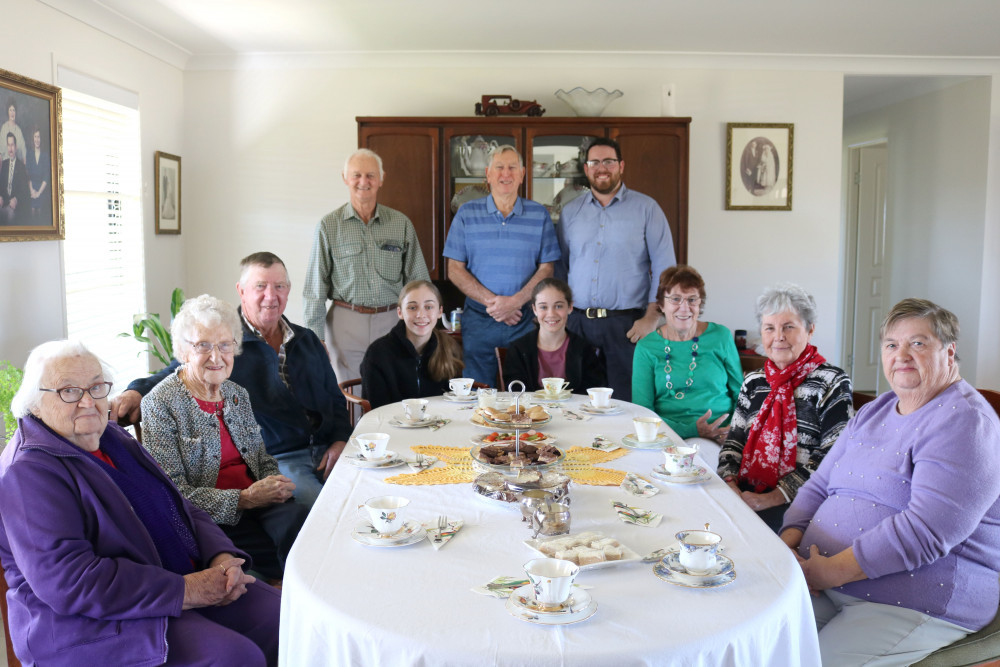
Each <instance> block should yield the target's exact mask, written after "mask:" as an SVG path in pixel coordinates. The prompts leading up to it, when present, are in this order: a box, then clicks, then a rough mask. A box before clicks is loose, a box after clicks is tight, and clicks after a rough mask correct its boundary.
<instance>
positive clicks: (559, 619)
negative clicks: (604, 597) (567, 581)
mask: <svg viewBox="0 0 1000 667" xmlns="http://www.w3.org/2000/svg"><path fill="white" fill-rule="evenodd" d="M529 591H530V592H529ZM519 593H520V594H522V595H531V596H532V597H534V587H532V586H531V584H528V585H527V586H522V587H521V588H518V589H517V590H515V591H514V592H513V593H511V596H510V597H509V598H507V611H508V612H509V613H510V615H511V616H513V617H514V618H519V619H521V620H522V621H527V622H528V623H537V624H538V625H570V624H572V623H579V622H580V621H586V620H587V619H588V618H590V617H591V616H593V615H594V614H596V613H597V603H596V602H594V601H593V600H592V601H591V602H590V604H589V605H588V606H587V607H585V608H584V609H582V610H580V611H576V612H571V613H567V614H539V613H536V612H533V611H529V610H528V609H526V608H524V607H521V606H519V605H518V604H517V603H516V602H514V600H515V598H516V596H517V595H518V594H519ZM575 593H576V589H574V595H575Z"/></svg>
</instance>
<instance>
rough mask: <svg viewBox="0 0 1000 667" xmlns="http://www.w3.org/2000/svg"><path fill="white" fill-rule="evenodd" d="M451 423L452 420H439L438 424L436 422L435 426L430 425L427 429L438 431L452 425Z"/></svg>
mask: <svg viewBox="0 0 1000 667" xmlns="http://www.w3.org/2000/svg"><path fill="white" fill-rule="evenodd" d="M450 423H451V420H450V419H439V420H437V421H436V422H434V423H433V424H430V425H429V426H428V427H427V428H429V429H430V430H432V431H436V430H438V429H439V428H441V427H442V426H445V425H447V424H450Z"/></svg>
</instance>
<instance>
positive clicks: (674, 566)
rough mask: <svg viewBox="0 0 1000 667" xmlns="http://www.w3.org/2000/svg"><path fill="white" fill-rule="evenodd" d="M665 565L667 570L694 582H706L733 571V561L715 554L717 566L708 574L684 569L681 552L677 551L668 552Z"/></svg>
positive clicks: (664, 560) (664, 561) (664, 558)
mask: <svg viewBox="0 0 1000 667" xmlns="http://www.w3.org/2000/svg"><path fill="white" fill-rule="evenodd" d="M663 564H664V565H666V566H667V568H668V569H669V570H670V571H671V572H673V573H674V574H677V575H680V576H681V577H685V578H687V579H691V580H693V581H705V580H706V579H715V578H717V577H721V576H724V575H727V574H729V573H730V572H732V571H733V561H732V559H729V558H726V557H725V556H723V555H722V554H719V553H717V554H715V565H714V566H712V568H711V569H710V570H708V572H705V573H704V574H696V573H694V572H691V571H690V570H688V569H687V568H686V567H684V565H683V564H682V563H681V555H680V552H677V551H670V552H668V553H667V555H666V556H664V557H663Z"/></svg>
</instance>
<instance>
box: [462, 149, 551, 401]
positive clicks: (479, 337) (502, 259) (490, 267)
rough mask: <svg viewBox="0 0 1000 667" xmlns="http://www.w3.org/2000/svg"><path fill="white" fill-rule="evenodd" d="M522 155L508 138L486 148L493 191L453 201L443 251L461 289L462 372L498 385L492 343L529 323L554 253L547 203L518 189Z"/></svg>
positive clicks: (507, 339) (509, 338)
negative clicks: (455, 208) (453, 211)
mask: <svg viewBox="0 0 1000 667" xmlns="http://www.w3.org/2000/svg"><path fill="white" fill-rule="evenodd" d="M523 181H524V161H523V160H522V159H521V155H520V153H518V152H517V150H516V149H515V148H514V147H513V146H500V147H499V148H496V149H494V150H493V152H492V153H491V154H490V164H489V167H487V168H486V182H487V183H489V186H490V194H489V195H487V196H486V197H483V198H482V199H476V200H473V201H470V202H468V203H466V204H464V205H463V206H462V208H460V209H458V213H457V214H456V215H455V219H454V220H452V223H451V229H449V230H448V239H447V241H445V244H444V256H445V257H447V258H448V279H449V280H451V282H453V283H454V284H455V286H456V287H458V288H459V289H460V290H462V293H463V294H465V296H466V299H465V311H464V312H463V313H462V349H463V352H464V356H465V375H466V377H471V378H475V379H476V381H477V382H483V383H485V384H488V385H490V386H495V384H496V378H497V363H496V357H495V356H494V352H493V348H494V347H507V346H508V345H510V343H511V342H513V341H514V340H515V339H517V338H520V337H521V336H524V335H525V334H527V333H528V332H529V331H531V330H532V328H533V327H534V323H533V321H532V317H531V309H530V305H529V304H528V302H529V301H530V300H531V291H532V290H533V289H534V287H535V285H536V284H538V282H539V281H540V280H542V279H543V278H547V277H549V276H551V275H552V273H553V270H554V263H555V262H556V261H557V260H558V259H559V242H558V240H557V239H556V233H555V229H553V226H552V218H550V217H549V212H548V211H547V210H546V209H545V207H544V206H542V205H541V204H539V203H537V202H533V201H531V200H528V199H522V198H521V197H519V196H518V194H517V192H518V188H519V187H521V183H522V182H523Z"/></svg>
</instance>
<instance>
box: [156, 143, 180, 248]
mask: <svg viewBox="0 0 1000 667" xmlns="http://www.w3.org/2000/svg"><path fill="white" fill-rule="evenodd" d="M155 161H156V163H155V168H154V171H155V172H156V233H157V234H180V233H181V159H180V157H178V156H176V155H171V154H170V153H164V152H163V151H156V158H155Z"/></svg>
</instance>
